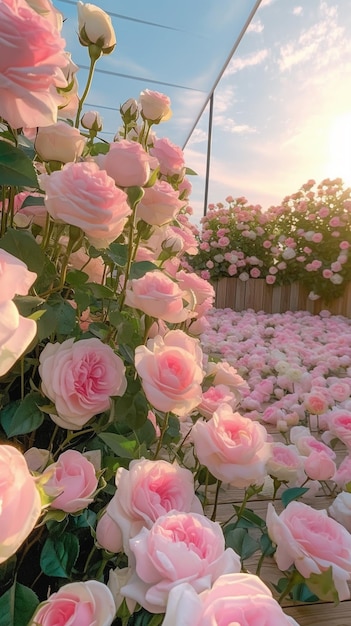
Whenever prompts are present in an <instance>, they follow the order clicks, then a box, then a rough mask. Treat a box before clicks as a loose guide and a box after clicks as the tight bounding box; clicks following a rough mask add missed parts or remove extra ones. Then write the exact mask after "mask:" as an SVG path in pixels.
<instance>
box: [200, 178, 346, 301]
mask: <svg viewBox="0 0 351 626" xmlns="http://www.w3.org/2000/svg"><path fill="white" fill-rule="evenodd" d="M226 201H227V203H228V206H224V205H223V204H222V203H218V204H217V205H210V206H209V211H208V213H207V215H206V216H205V217H203V218H202V220H201V224H202V228H201V232H200V233H199V235H198V240H199V250H200V251H199V254H198V255H196V257H194V258H193V259H188V262H189V265H190V266H191V267H192V268H193V269H195V270H196V271H197V272H199V273H200V275H201V276H202V277H203V278H207V279H210V280H218V279H219V278H221V277H223V276H233V277H237V278H239V279H241V280H243V281H246V280H249V278H264V279H265V280H266V283H267V284H270V285H274V284H275V285H286V284H290V283H292V282H294V281H299V282H300V283H302V284H303V285H304V286H305V287H306V288H307V289H308V291H309V292H310V297H311V298H312V299H314V298H317V297H318V296H322V297H323V298H325V299H326V300H328V299H329V300H330V299H333V298H337V297H338V296H340V295H341V294H342V293H343V291H344V289H345V285H346V284H347V283H348V282H350V280H351V257H350V254H349V248H350V246H351V243H350V242H351V190H350V189H349V188H345V187H344V185H343V182H342V180H341V179H339V178H338V179H335V180H329V179H326V180H323V181H322V182H321V183H320V184H319V185H316V183H315V181H312V180H310V181H308V182H307V183H306V184H305V185H303V186H302V187H301V188H300V189H299V191H298V192H297V193H294V194H292V195H290V196H287V197H286V198H284V200H283V201H282V203H281V205H280V206H275V207H274V206H272V207H270V208H269V209H268V210H267V211H264V210H263V209H262V207H260V206H259V205H256V206H253V205H249V204H248V202H247V200H246V199H245V198H236V199H233V198H231V197H228V198H227V200H226Z"/></svg>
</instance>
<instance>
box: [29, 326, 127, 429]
mask: <svg viewBox="0 0 351 626" xmlns="http://www.w3.org/2000/svg"><path fill="white" fill-rule="evenodd" d="M39 362H40V365H39V374H40V376H41V380H42V390H43V393H44V394H45V395H46V396H47V397H48V398H49V399H50V400H51V401H52V402H53V403H54V404H55V407H56V411H57V414H56V413H55V414H51V419H52V420H53V421H54V422H55V423H56V424H58V425H59V426H61V427H62V428H69V429H70V430H79V429H80V428H82V427H83V426H84V425H85V424H86V422H88V421H89V420H90V419H91V418H92V417H94V416H95V415H97V414H99V413H102V412H103V411H106V410H107V409H108V408H109V407H110V397H111V396H122V395H123V394H124V392H125V390H126V388H127V381H126V377H125V367H124V364H123V361H122V359H121V358H120V357H119V356H117V355H116V354H115V353H114V351H113V350H112V348H110V346H108V345H106V344H104V343H102V341H100V340H99V339H96V338H92V339H83V340H81V341H77V342H74V339H66V340H65V341H64V342H63V343H61V344H60V343H55V344H52V343H48V344H46V346H45V348H44V350H43V351H42V353H41V355H40V357H39Z"/></svg>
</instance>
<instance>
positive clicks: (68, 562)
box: [40, 533, 79, 578]
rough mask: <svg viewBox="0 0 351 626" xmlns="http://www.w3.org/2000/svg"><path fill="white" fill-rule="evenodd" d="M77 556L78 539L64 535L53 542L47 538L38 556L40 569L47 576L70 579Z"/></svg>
mask: <svg viewBox="0 0 351 626" xmlns="http://www.w3.org/2000/svg"><path fill="white" fill-rule="evenodd" d="M78 554H79V540H78V537H76V536H75V535H73V534H72V533H65V534H64V535H62V537H59V538H56V537H55V540H53V539H51V537H48V538H47V540H46V541H45V543H44V546H43V549H42V551H41V555H40V567H41V569H42V570H43V573H44V574H46V575H47V576H56V577H57V578H70V576H71V572H72V569H73V567H74V564H75V562H76V560H77V558H78Z"/></svg>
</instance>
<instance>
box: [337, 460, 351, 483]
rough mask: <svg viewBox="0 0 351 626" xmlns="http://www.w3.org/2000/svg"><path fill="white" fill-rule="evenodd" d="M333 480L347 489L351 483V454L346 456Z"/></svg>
mask: <svg viewBox="0 0 351 626" xmlns="http://www.w3.org/2000/svg"><path fill="white" fill-rule="evenodd" d="M333 481H334V482H335V484H336V485H337V486H338V487H339V488H340V489H345V488H346V485H347V484H348V483H351V455H350V454H349V455H348V456H345V458H344V459H343V460H342V461H341V463H340V465H339V467H338V469H337V470H336V472H335V474H334V476H333Z"/></svg>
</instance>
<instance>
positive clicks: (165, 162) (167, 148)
mask: <svg viewBox="0 0 351 626" xmlns="http://www.w3.org/2000/svg"><path fill="white" fill-rule="evenodd" d="M150 154H151V155H152V156H153V157H155V158H156V159H157V161H158V162H159V165H160V172H161V174H162V175H163V176H179V177H181V178H183V176H184V174H185V161H184V153H183V150H182V149H181V148H180V147H179V146H176V145H175V144H174V143H172V142H171V141H170V140H169V139H167V137H162V138H161V139H156V141H155V143H154V145H153V147H152V148H150Z"/></svg>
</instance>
